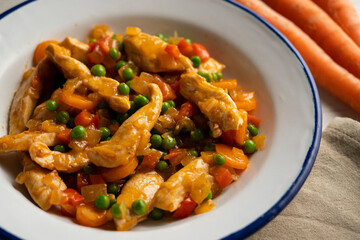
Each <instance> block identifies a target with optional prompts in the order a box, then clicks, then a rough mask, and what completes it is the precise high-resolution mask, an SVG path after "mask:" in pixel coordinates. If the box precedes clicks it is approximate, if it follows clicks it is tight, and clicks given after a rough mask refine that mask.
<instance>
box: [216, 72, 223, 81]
mask: <svg viewBox="0 0 360 240" xmlns="http://www.w3.org/2000/svg"><path fill="white" fill-rule="evenodd" d="M216 77H217V79H218V80H220V79H222V78H223V74H222V73H221V72H217V73H216Z"/></svg>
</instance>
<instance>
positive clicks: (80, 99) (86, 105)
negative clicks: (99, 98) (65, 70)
mask: <svg viewBox="0 0 360 240" xmlns="http://www.w3.org/2000/svg"><path fill="white" fill-rule="evenodd" d="M60 100H61V101H62V102H63V103H65V104H67V105H69V106H71V107H74V108H77V109H82V110H84V109H86V110H89V111H91V110H94V109H95V108H96V106H97V103H96V102H93V101H91V100H90V99H88V98H86V97H84V96H80V95H77V94H73V93H68V92H66V91H63V92H62V94H61V95H60Z"/></svg>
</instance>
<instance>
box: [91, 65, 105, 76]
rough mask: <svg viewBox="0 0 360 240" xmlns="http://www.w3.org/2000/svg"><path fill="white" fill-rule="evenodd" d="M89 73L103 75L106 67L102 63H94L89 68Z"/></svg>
mask: <svg viewBox="0 0 360 240" xmlns="http://www.w3.org/2000/svg"><path fill="white" fill-rule="evenodd" d="M91 73H92V75H94V76H100V77H101V76H105V75H106V69H105V67H104V66H103V65H101V64H96V65H94V66H92V68H91Z"/></svg>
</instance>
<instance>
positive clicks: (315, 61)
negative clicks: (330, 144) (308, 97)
mask: <svg viewBox="0 0 360 240" xmlns="http://www.w3.org/2000/svg"><path fill="white" fill-rule="evenodd" d="M236 1H237V2H239V3H241V4H243V5H244V6H246V7H248V8H250V9H252V10H253V11H255V12H257V13H258V14H259V15H261V16H262V17H264V18H265V19H266V20H267V21H269V22H270V23H271V24H272V25H274V26H275V27H276V28H277V29H279V31H280V32H282V33H283V34H284V35H285V36H286V37H287V38H288V39H289V40H290V42H291V43H292V44H293V45H294V46H295V47H296V48H297V49H298V51H299V52H300V53H301V55H302V57H303V58H304V60H305V61H306V63H307V65H308V66H309V68H310V70H311V72H312V74H313V76H314V78H315V81H316V83H317V84H318V85H320V86H321V87H323V88H324V89H326V90H327V91H329V92H330V93H331V94H333V95H334V96H336V97H337V98H339V99H340V100H342V101H344V102H345V103H347V104H348V105H350V106H351V107H352V108H353V109H355V110H356V111H357V112H360V80H359V79H358V78H356V77H354V76H353V75H352V74H350V73H349V72H348V71H346V70H345V69H344V68H342V67H341V66H339V65H338V64H337V63H335V62H334V61H333V60H332V59H331V58H330V57H329V56H328V55H327V54H326V53H325V52H324V50H322V49H321V48H320V47H319V46H318V45H317V44H316V43H315V42H314V41H313V40H312V39H311V38H310V37H309V36H308V35H306V34H305V33H304V32H303V31H302V30H301V29H299V28H298V27H297V26H296V25H295V24H293V23H292V22H291V21H289V20H288V19H286V18H284V17H283V16H281V15H280V14H278V13H277V12H275V11H274V10H272V9H271V8H270V7H268V6H267V5H266V4H264V3H263V2H261V1H259V0H236Z"/></svg>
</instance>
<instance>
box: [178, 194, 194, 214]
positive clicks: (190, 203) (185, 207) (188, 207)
mask: <svg viewBox="0 0 360 240" xmlns="http://www.w3.org/2000/svg"><path fill="white" fill-rule="evenodd" d="M195 207H196V202H194V200H192V199H191V198H190V197H187V198H185V200H184V201H183V202H182V203H181V205H180V207H179V208H178V209H177V210H176V211H175V212H174V214H173V217H175V218H186V217H188V216H190V214H191V213H192V211H194V209H195Z"/></svg>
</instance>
